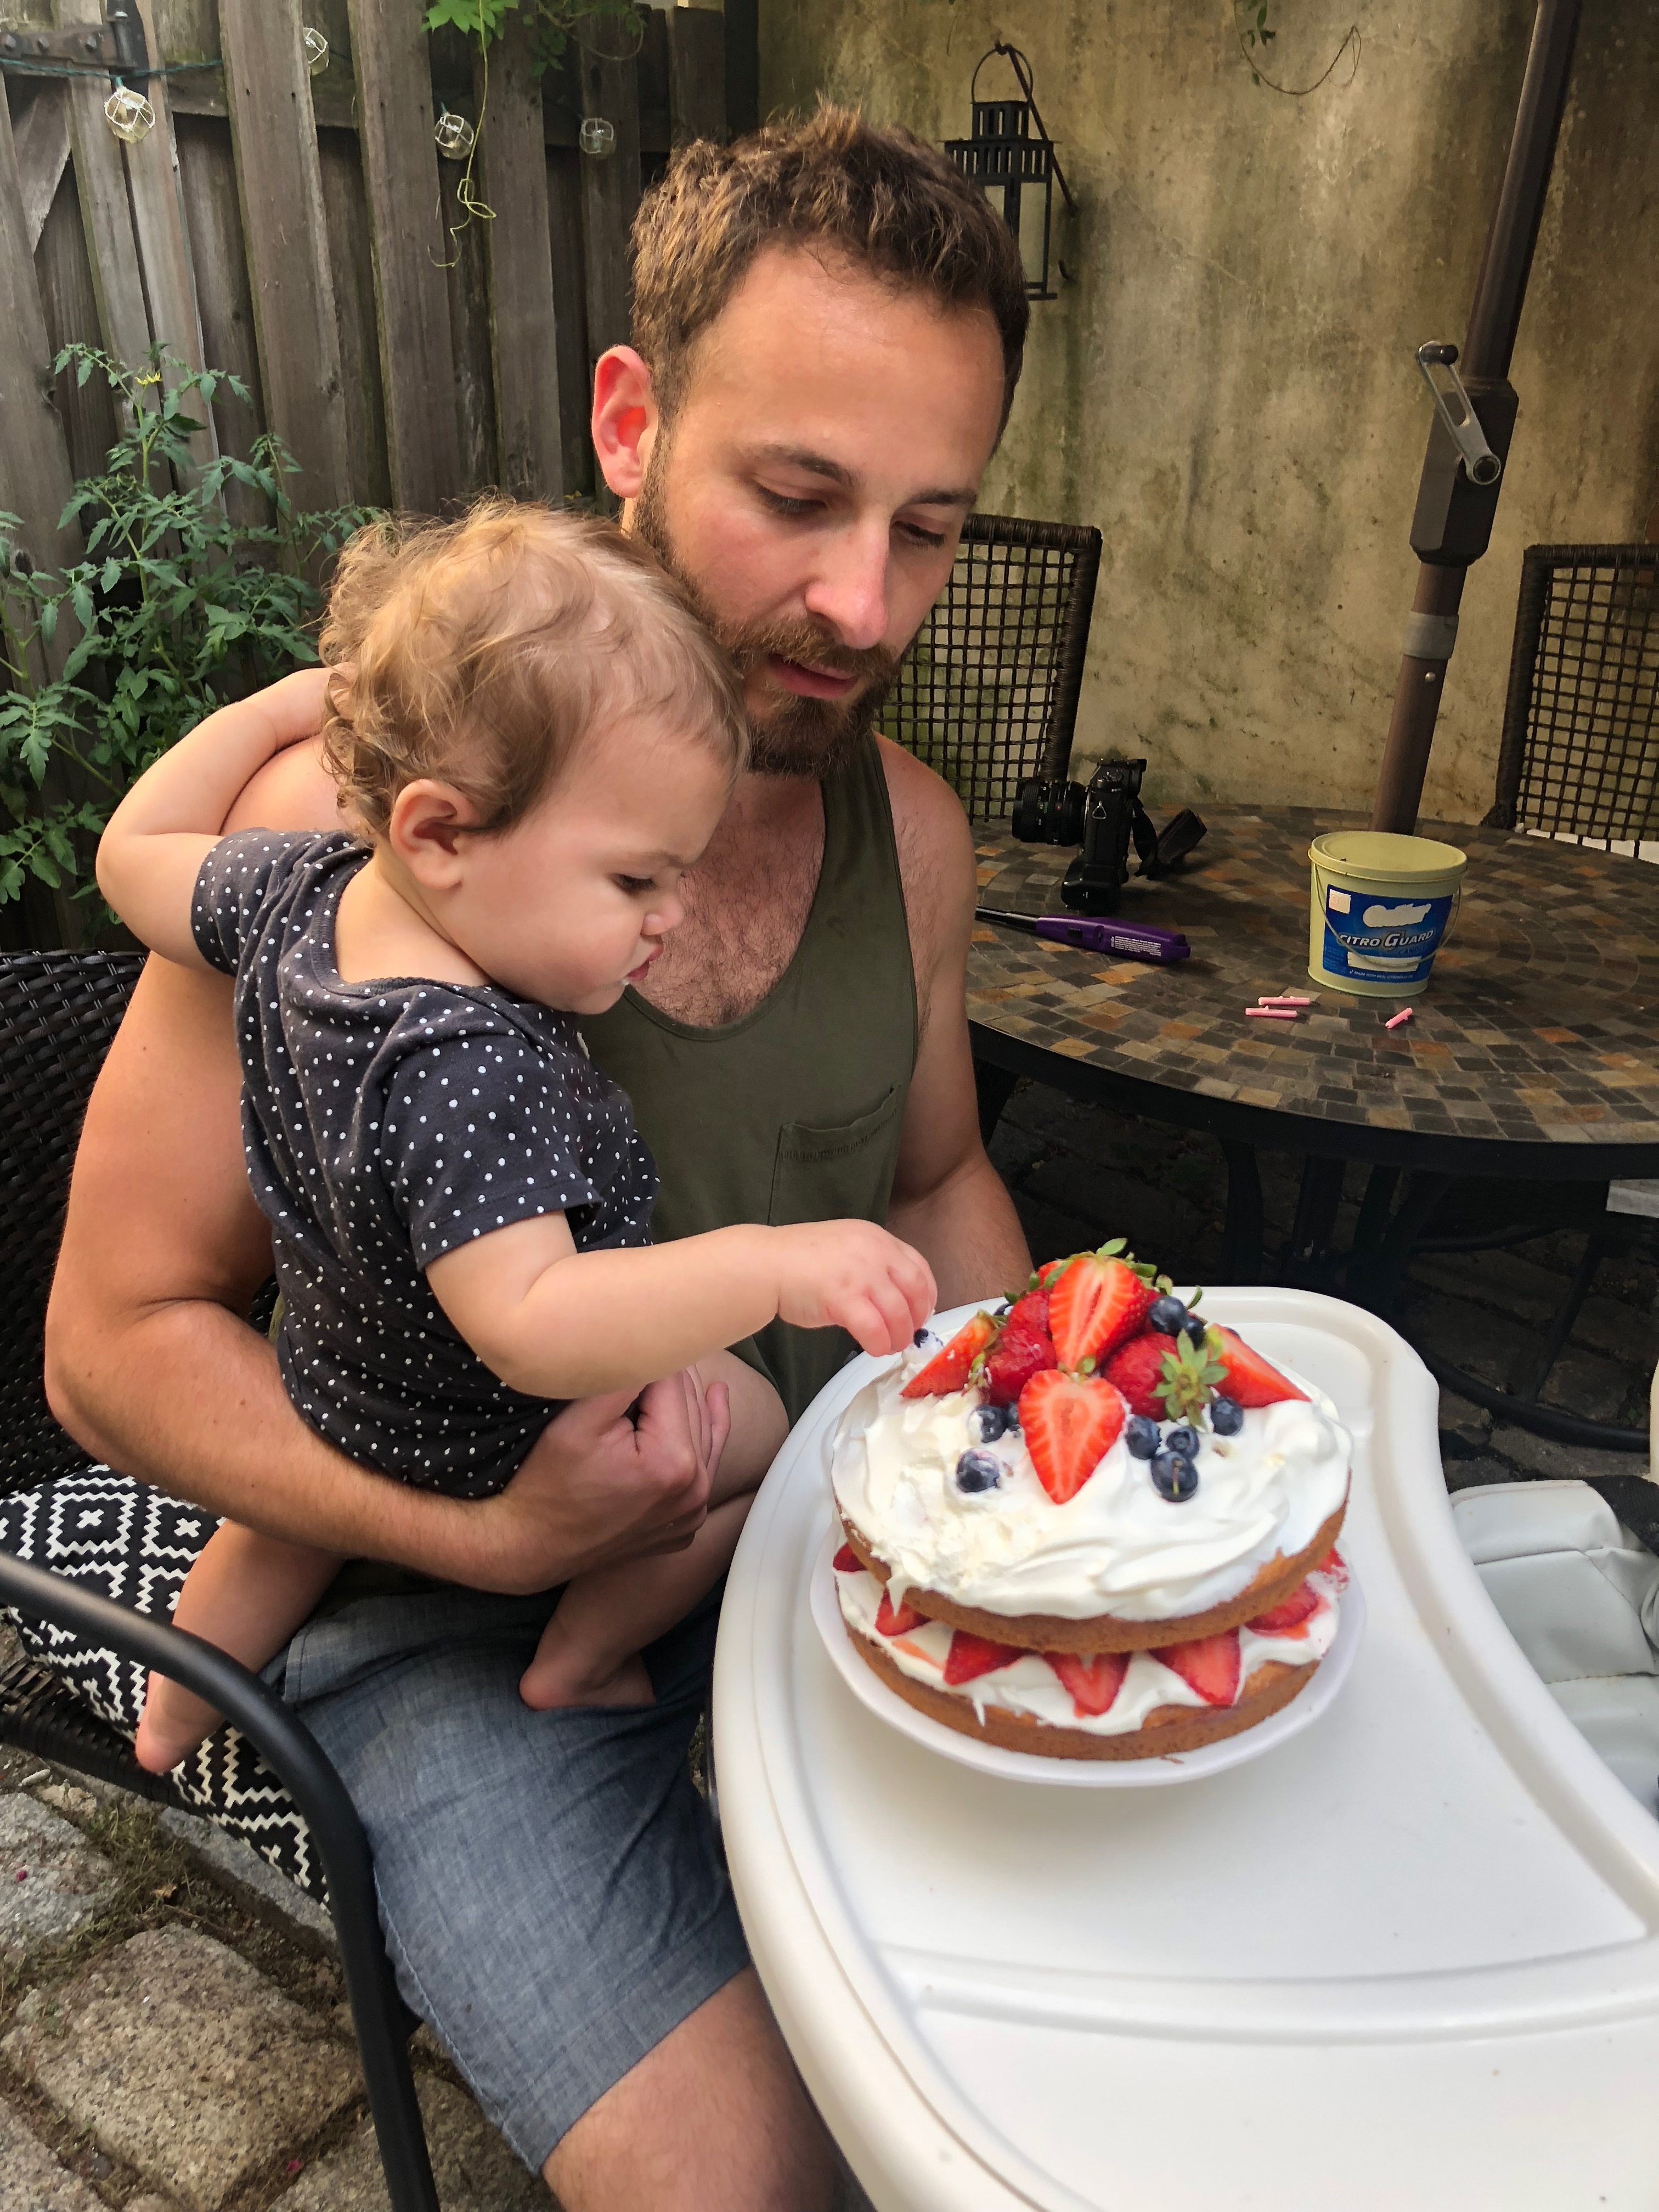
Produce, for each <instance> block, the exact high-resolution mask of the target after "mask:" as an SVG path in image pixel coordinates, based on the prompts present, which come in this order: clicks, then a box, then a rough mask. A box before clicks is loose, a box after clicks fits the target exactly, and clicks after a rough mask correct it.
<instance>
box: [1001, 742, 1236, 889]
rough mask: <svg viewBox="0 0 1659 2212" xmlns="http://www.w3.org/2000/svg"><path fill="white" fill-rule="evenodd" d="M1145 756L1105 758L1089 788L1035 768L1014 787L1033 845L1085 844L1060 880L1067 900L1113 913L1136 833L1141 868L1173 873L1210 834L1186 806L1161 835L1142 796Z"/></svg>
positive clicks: (1022, 825)
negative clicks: (1034, 773) (1038, 772)
mask: <svg viewBox="0 0 1659 2212" xmlns="http://www.w3.org/2000/svg"><path fill="white" fill-rule="evenodd" d="M1144 775H1146V762H1145V761H1144V760H1109V761H1102V762H1101V763H1100V765H1099V767H1098V768H1097V769H1096V770H1095V772H1094V774H1093V775H1091V777H1090V779H1089V782H1088V787H1087V788H1086V789H1085V787H1084V786H1083V785H1082V784H1080V783H1073V782H1072V781H1070V780H1069V779H1068V778H1066V777H1064V776H1057V775H1056V776H1030V777H1028V778H1027V779H1026V781H1024V783H1022V784H1021V785H1020V787H1019V788H1018V791H1017V792H1016V793H1015V794H1014V811H1013V822H1012V829H1013V833H1014V835H1015V836H1016V837H1018V838H1019V839H1020V840H1021V841H1022V842H1024V843H1025V844H1028V845H1081V847H1082V848H1083V849H1082V851H1081V852H1080V853H1079V854H1078V856H1077V858H1076V860H1073V863H1072V865H1071V866H1070V867H1069V868H1067V869H1066V875H1065V879H1064V881H1063V882H1062V883H1061V884H1060V897H1061V898H1062V899H1063V900H1064V901H1065V902H1066V905H1067V906H1069V907H1071V908H1074V909H1075V910H1076V911H1077V912H1079V913H1080V914H1110V913H1111V912H1112V911H1113V910H1114V908H1115V907H1116V905H1117V900H1118V894H1119V892H1120V891H1121V890H1122V889H1123V886H1124V884H1126V883H1127V881H1128V880H1129V844H1130V841H1131V839H1133V842H1134V848H1135V853H1136V856H1137V858H1138V859H1139V863H1140V866H1139V873H1140V874H1141V875H1143V876H1147V877H1153V878H1155V877H1158V876H1163V875H1168V874H1169V873H1170V872H1171V870H1173V869H1175V868H1176V867H1178V866H1180V864H1181V862H1182V860H1184V859H1185V858H1186V856H1187V854H1188V853H1190V852H1191V851H1192V849H1193V848H1194V845H1196V844H1197V842H1199V840H1200V837H1202V836H1204V834H1205V829H1206V825H1205V823H1203V822H1201V821H1200V818H1199V817H1198V816H1197V815H1196V814H1194V812H1193V811H1192V809H1191V808H1190V807H1186V808H1183V809H1182V811H1181V812H1180V813H1179V814H1177V815H1176V817H1175V819H1174V821H1173V822H1171V823H1170V825H1169V827H1168V828H1167V829H1165V830H1164V832H1163V834H1162V836H1160V835H1159V834H1158V831H1157V830H1156V829H1154V828H1153V826H1152V818H1151V817H1150V816H1149V815H1148V814H1147V811H1146V808H1145V807H1144V806H1143V805H1141V803H1140V780H1141V778H1142V776H1144Z"/></svg>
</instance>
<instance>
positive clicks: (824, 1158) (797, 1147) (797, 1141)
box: [766, 1083, 909, 1228]
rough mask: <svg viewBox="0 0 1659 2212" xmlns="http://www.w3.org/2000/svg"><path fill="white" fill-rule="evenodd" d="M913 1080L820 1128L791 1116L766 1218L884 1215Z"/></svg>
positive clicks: (775, 1220)
mask: <svg viewBox="0 0 1659 2212" xmlns="http://www.w3.org/2000/svg"><path fill="white" fill-rule="evenodd" d="M908 1088H909V1086H908V1085H907V1084H902V1083H896V1084H894V1085H892V1086H891V1087H890V1089H889V1090H888V1091H886V1092H885V1093H884V1095H883V1097H882V1098H881V1100H880V1103H878V1104H877V1105H875V1106H872V1108H871V1109H870V1111H869V1112H868V1113H867V1114H860V1115H859V1116H858V1118H857V1120H856V1121H847V1122H843V1123H842V1125H841V1126H840V1127H831V1128H815V1127H812V1126H811V1124H810V1123H808V1122H805V1121H790V1122H787V1123H786V1124H785V1126H784V1127H783V1128H782V1129H781V1131H780V1132H779V1134H778V1148H777V1152H776V1155H775V1158H774V1160H773V1163H772V1195H771V1202H770V1205H769V1207H768V1210H767V1215H766V1218H767V1220H768V1221H769V1223H771V1224H772V1225H773V1226H774V1227H775V1228H776V1227H781V1226H782V1225H784V1224H786V1223H789V1222H798V1221H833V1220H842V1219H848V1218H850V1219H854V1220H862V1221H876V1222H881V1221H884V1220H885V1219H886V1218H887V1201H888V1199H889V1198H890V1195H891V1194H892V1188H893V1170H894V1166H895V1164H896V1156H897V1152H898V1143H897V1130H896V1124H897V1122H898V1121H899V1119H900V1117H901V1116H902V1114H903V1111H904V1101H905V1097H906V1095H907V1093H908Z"/></svg>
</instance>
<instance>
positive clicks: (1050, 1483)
mask: <svg viewBox="0 0 1659 2212" xmlns="http://www.w3.org/2000/svg"><path fill="white" fill-rule="evenodd" d="M1127 1418H1128V1407H1127V1406H1126V1405H1125V1404H1124V1402H1123V1401H1122V1399H1121V1397H1120V1396H1119V1395H1118V1394H1117V1392H1116V1391H1115V1389H1113V1388H1112V1386H1111V1384H1110V1383H1103V1382H1102V1381H1101V1380H1100V1378H1099V1376H1095V1375H1086V1376H1085V1375H1077V1376H1073V1375H1062V1374H1060V1372H1059V1371H1058V1370H1056V1369H1054V1368H1050V1369H1048V1371H1047V1372H1046V1373H1044V1374H1042V1375H1034V1376H1032V1377H1031V1379H1030V1382H1029V1383H1027V1384H1026V1385H1025V1388H1024V1389H1023V1390H1022V1391H1021V1392H1020V1394H1019V1425H1020V1427H1021V1429H1022V1431H1024V1437H1025V1446H1026V1449H1027V1450H1028V1451H1029V1452H1030V1455H1031V1464H1032V1466H1033V1467H1034V1468H1036V1475H1037V1480H1038V1481H1039V1482H1040V1483H1041V1484H1042V1486H1043V1488H1044V1489H1045V1490H1046V1491H1047V1492H1048V1495H1049V1497H1050V1498H1053V1499H1054V1504H1056V1505H1064V1504H1065V1503H1066V1499H1067V1498H1075V1497H1076V1496H1077V1494H1078V1492H1079V1490H1081V1489H1082V1487H1083V1486H1084V1484H1085V1482H1087V1480H1089V1477H1090V1476H1091V1474H1093V1473H1094V1471H1095V1469H1096V1468H1097V1467H1098V1466H1099V1465H1100V1462H1101V1461H1102V1460H1103V1459H1104V1458H1105V1456H1106V1455H1107V1453H1108V1452H1109V1451H1110V1449H1111V1448H1112V1446H1113V1445H1114V1444H1115V1443H1116V1442H1117V1440H1118V1437H1119V1435H1120V1434H1121V1431H1122V1428H1123V1424H1124V1422H1125V1420H1126V1419H1127Z"/></svg>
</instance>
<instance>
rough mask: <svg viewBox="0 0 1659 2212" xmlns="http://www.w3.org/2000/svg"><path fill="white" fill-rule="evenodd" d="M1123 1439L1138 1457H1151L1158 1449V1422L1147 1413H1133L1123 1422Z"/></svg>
mask: <svg viewBox="0 0 1659 2212" xmlns="http://www.w3.org/2000/svg"><path fill="white" fill-rule="evenodd" d="M1123 1441H1124V1443H1126V1444H1127V1445H1128V1447H1129V1449H1130V1451H1131V1452H1132V1453H1133V1455H1134V1457H1135V1458H1136V1459H1150V1458H1151V1457H1152V1454H1153V1453H1154V1452H1155V1451H1156V1450H1157V1449H1158V1443H1159V1437H1158V1423H1157V1422H1156V1421H1149V1420H1148V1419H1147V1418H1146V1415H1145V1413H1131V1414H1130V1416H1129V1418H1128V1419H1127V1421H1125V1423H1124V1424H1123Z"/></svg>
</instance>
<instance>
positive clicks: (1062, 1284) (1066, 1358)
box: [1048, 1252, 1158, 1374]
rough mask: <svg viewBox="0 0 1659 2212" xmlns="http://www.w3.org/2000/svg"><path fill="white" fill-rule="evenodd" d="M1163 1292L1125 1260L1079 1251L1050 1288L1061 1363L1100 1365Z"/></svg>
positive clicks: (1076, 1366)
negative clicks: (1153, 1286)
mask: <svg viewBox="0 0 1659 2212" xmlns="http://www.w3.org/2000/svg"><path fill="white" fill-rule="evenodd" d="M1157 1295H1158V1293H1157V1292H1156V1291H1154V1290H1153V1289H1152V1285H1151V1284H1150V1283H1146V1282H1143V1281H1142V1279H1141V1278H1140V1277H1139V1275H1138V1274H1137V1273H1135V1271H1134V1269H1133V1267H1130V1266H1129V1265H1128V1263H1127V1261H1123V1260H1103V1259H1102V1258H1101V1257H1100V1255H1099V1254H1098V1253H1097V1252H1079V1255H1078V1256H1077V1258H1076V1259H1075V1260H1073V1262H1072V1264H1071V1266H1070V1267H1067V1269H1066V1273H1064V1274H1063V1275H1062V1276H1061V1277H1060V1279H1059V1281H1058V1282H1056V1283H1055V1284H1054V1286H1053V1288H1052V1289H1051V1290H1050V1291H1049V1292H1048V1334H1049V1335H1050V1336H1052V1337H1053V1339H1054V1350H1055V1351H1056V1352H1058V1353H1059V1354H1060V1365H1061V1366H1062V1367H1069V1368H1070V1369H1071V1370H1072V1371H1073V1374H1075V1373H1076V1371H1077V1370H1078V1369H1079V1367H1081V1366H1082V1364H1083V1363H1084V1361H1085V1359H1092V1360H1093V1361H1094V1362H1095V1364H1097V1366H1098V1365H1099V1364H1100V1363H1101V1362H1102V1361H1103V1359H1105V1358H1106V1357H1107V1356H1108V1354H1109V1353H1110V1352H1115V1350H1116V1349H1117V1347H1118V1346H1119V1345H1120V1344H1122V1343H1123V1342H1125V1341H1126V1340H1127V1338H1129V1337H1132V1336H1133V1334H1135V1332H1136V1330H1137V1329H1139V1328H1140V1327H1141V1325H1142V1323H1143V1322H1145V1321H1146V1315H1147V1312H1148V1310H1149V1309H1150V1307H1151V1305H1152V1300H1153V1299H1154V1298H1155V1297H1157Z"/></svg>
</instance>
